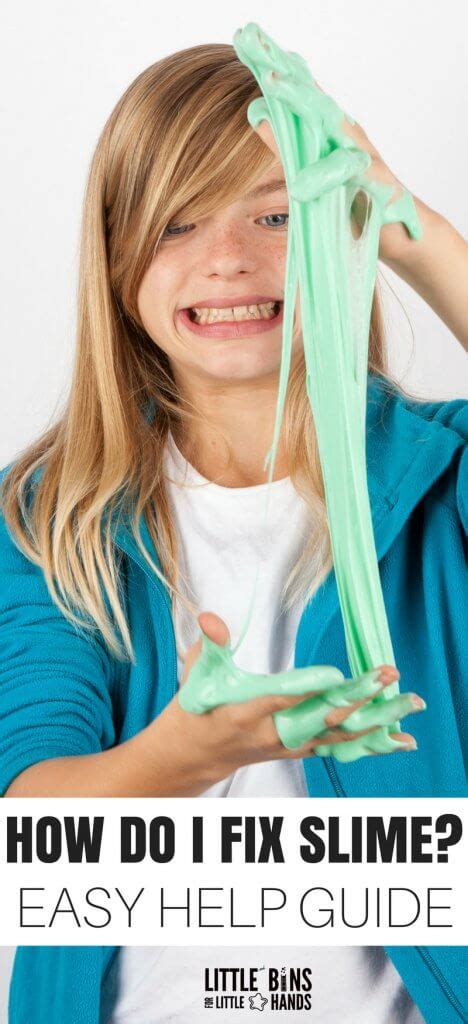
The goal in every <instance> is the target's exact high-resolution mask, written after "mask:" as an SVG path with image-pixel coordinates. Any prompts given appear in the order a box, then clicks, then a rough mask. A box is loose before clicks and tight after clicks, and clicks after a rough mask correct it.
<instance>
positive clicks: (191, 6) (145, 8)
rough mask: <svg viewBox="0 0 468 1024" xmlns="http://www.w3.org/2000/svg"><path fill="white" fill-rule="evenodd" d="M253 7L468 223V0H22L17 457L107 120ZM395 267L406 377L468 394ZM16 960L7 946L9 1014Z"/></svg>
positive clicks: (52, 344)
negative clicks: (126, 95)
mask: <svg viewBox="0 0 468 1024" xmlns="http://www.w3.org/2000/svg"><path fill="white" fill-rule="evenodd" d="M248 21H258V22H259V23H260V24H261V26H262V27H263V28H264V29H265V30H266V31H267V32H268V33H269V34H271V35H273V36H274V37H275V38H276V39H277V40H278V42H279V43H280V44H281V45H282V46H284V47H286V48H289V49H293V50H297V51H299V52H300V53H301V54H302V55H303V56H304V57H305V58H306V59H307V60H308V61H309V64H310V67H311V69H312V71H313V73H314V75H315V76H316V78H317V79H318V81H319V82H320V84H321V85H322V87H323V88H324V89H325V90H326V91H327V92H329V93H330V94H331V95H332V96H334V97H335V98H336V100H337V101H338V103H340V105H341V106H342V107H343V108H344V109H345V110H347V111H348V113H350V114H352V115H353V116H354V117H355V118H356V119H357V120H358V121H359V122H360V123H361V124H362V125H363V127H364V128H365V130H366V131H367V134H368V135H369V137H370V138H371V139H372V141H373V142H374V144H375V145H376V146H377V148H378V149H379V150H380V152H381V153H382V155H383V156H384V158H385V159H386V161H387V162H388V163H389V165H390V166H391V167H392V169H393V170H394V171H395V173H396V174H397V175H398V177H399V178H401V179H402V180H403V181H404V182H405V184H406V185H407V187H408V188H409V189H410V190H411V191H413V192H415V193H416V194H417V195H419V196H420V197H421V198H422V199H423V200H424V201H425V202H426V203H428V204H429V205H430V206H432V207H434V208H435V209H437V210H439V211H440V212H441V213H442V214H443V215H444V216H446V217H447V218H448V219H449V220H450V221H451V222H452V223H453V224H454V225H455V226H456V227H457V228H458V230H459V231H461V232H462V234H464V235H467V234H468V198H467V193H466V181H467V165H468V159H467V157H468V136H467V133H466V106H465V104H466V94H467V73H466V53H465V52H464V51H465V44H466V32H467V28H468V13H467V8H466V4H465V0H444V2H443V3H441V2H438V3H437V2H436V3H434V4H432V5H431V6H430V7H429V6H428V4H427V2H426V0H412V3H408V0H391V2H390V0H379V2H377V0H354V3H350V2H349V0H315V2H313V3H310V4H304V3H303V0H287V2H285V3H279V2H278V0H236V3H235V4H234V3H232V4H228V3H223V4H222V3H220V2H219V0H218V2H216V3H215V2H212V0H199V2H198V3H196V4H195V3H193V2H189V0H172V3H171V4H170V5H165V4H160V5H159V6H158V5H157V4H156V3H155V0H132V3H129V2H126V3H124V2H123V0H112V2H110V0H80V2H79V3H78V0H69V2H68V3H67V4H63V3H62V2H59V0H43V2H42V3H41V4H32V3H25V2H24V0H23V2H22V3H21V2H17V3H15V4H13V3H12V2H11V0H10V2H7V3H5V5H4V7H3V25H2V32H1V35H2V39H3V45H2V51H3V52H2V60H1V62H0V67H1V75H2V79H3V80H2V89H1V95H2V104H1V113H0V116H1V119H2V130H3V135H4V139H5V145H4V150H3V155H2V165H1V189H0V196H1V203H2V246H1V262H2V280H3V288H2V305H1V316H2V321H3V322H2V328H1V337H2V359H1V375H0V381H1V383H0V387H1V402H0V420H1V429H0V464H1V465H4V464H5V463H6V462H8V461H10V459H11V458H12V457H13V456H14V455H15V454H16V453H17V452H18V451H19V450H21V449H22V448H23V447H24V446H25V445H26V444H27V443H28V442H29V441H31V440H32V439H33V438H34V437H36V436H37V434H38V432H39V431H40V430H42V429H43V428H44V427H45V426H46V425H47V423H48V422H50V420H51V418H53V416H54V413H55V412H56V410H57V409H58V408H59V407H60V402H61V400H62V399H63V397H64V395H65V393H66V389H67V383H68V375H69V369H70V364H71V356H72V352H73V345H74V300H75V287H76V267H77V245H78V229H79V222H80V208H81V201H82V195H83V190H84V184H85V178H86V173H87V169H88V166H89V162H90V158H91V154H92V151H93V148H94V146H95V144H96V141H97V138H98V135H99V133H100V131H101V129H102V127H103V124H104V121H105V119H106V118H107V116H108V114H109V113H110V111H111V109H112V108H113V106H114V105H115V103H116V101H117V100H118V98H119V96H120V95H121V93H122V92H123V91H124V89H125V88H126V87H127V85H128V84H129V83H130V81H131V80H132V79H133V78H135V77H136V75H137V74H138V73H139V72H140V71H142V70H143V69H144V68H145V67H147V66H148V65H149V64H151V63H153V62H154V61H156V60H158V59H159V58H160V57H162V56H164V55H166V54H167V53H169V52H171V51H174V50H177V49H182V48H184V47H186V46H192V45H194V44H197V43H201V42H210V41H211V42H230V41H231V40H232V35H233V33H234V31H235V29H236V28H237V27H239V26H241V25H243V24H245V23H246V22H248ZM382 273H383V275H384V277H385V281H386V282H387V284H386V285H385V296H386V303H385V308H386V318H387V325H388V330H389V334H390V342H391V351H392V361H393V366H394V368H395V370H396V372H397V374H398V376H399V378H400V380H401V381H402V382H403V383H404V384H405V386H406V387H407V388H409V389H411V390H413V391H414V392H415V393H417V394H418V395H423V396H425V395H427V396H428V397H429V396H430V397H434V398H450V397H460V396H467V395H468V378H467V364H466V357H465V356H464V353H463V351H462V349H461V347H460V345H458V343H457V342H456V341H455V339H454V338H453V337H452V336H451V335H450V332H449V331H448V330H447V329H446V328H445V327H444V325H443V324H442V323H441V322H440V320H438V318H437V317H436V316H435V315H434V314H433V313H432V311H431V310H430V309H429V308H428V307H427V306H425V304H424V303H423V302H422V300H420V299H419V297H418V296H417V295H416V294H415V293H414V292H412V291H411V290H410V289H409V288H408V287H407V286H406V285H405V284H404V283H403V282H401V281H400V280H399V279H398V278H397V277H395V275H393V274H392V273H391V271H389V270H387V269H386V268H383V270H382ZM394 293H395V294H394ZM9 959H10V958H9V954H8V953H7V952H5V951H4V953H3V957H2V966H0V1021H1V1020H3V1014H4V1010H3V1006H4V1001H5V990H6V983H7V981H6V979H7V976H8V971H9ZM2 985H3V989H2V988H1V986H2ZM2 991H3V1002H2Z"/></svg>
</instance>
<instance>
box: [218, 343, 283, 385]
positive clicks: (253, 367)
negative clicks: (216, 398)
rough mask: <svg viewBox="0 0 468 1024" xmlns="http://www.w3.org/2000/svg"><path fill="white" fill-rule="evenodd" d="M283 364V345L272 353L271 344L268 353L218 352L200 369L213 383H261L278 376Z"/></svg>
mask: <svg viewBox="0 0 468 1024" xmlns="http://www.w3.org/2000/svg"><path fill="white" fill-rule="evenodd" d="M280 363H281V345H279V346H278V351H275V352H272V346H271V343H270V345H269V350H268V352H267V353H266V352H261V351H257V352H252V351H249V352H233V351H225V352H218V353H216V356H215V357H214V356H213V353H210V355H209V356H208V355H207V357H206V359H204V360H203V362H201V363H200V365H199V367H198V369H199V372H200V373H202V374H203V376H204V377H205V378H207V377H208V378H211V379H212V380H213V381H218V382H220V381H225V382H226V383H229V382H234V381H238V382H241V381H245V382H247V381H251V382H252V383H254V382H255V381H261V380H263V379H264V378H267V377H272V376H278V373H279V368H280Z"/></svg>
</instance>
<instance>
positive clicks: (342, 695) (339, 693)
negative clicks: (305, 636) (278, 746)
mask: <svg viewBox="0 0 468 1024" xmlns="http://www.w3.org/2000/svg"><path fill="white" fill-rule="evenodd" d="M398 676H399V673H398V670H397V669H396V668H393V667H392V666H391V665H382V666H380V667H379V668H378V669H373V670H371V671H370V672H364V673H363V675H362V676H359V677H358V678H357V679H351V680H345V681H344V682H343V683H342V685H340V686H338V687H332V688H331V689H330V690H329V692H328V693H326V692H325V693H323V691H322V694H320V695H317V696H314V697H312V698H311V699H310V700H307V701H301V702H300V703H299V704H297V705H296V706H295V707H291V708H289V709H287V710H278V711H277V712H276V713H275V714H274V715H273V717H274V720H275V725H276V730H277V732H278V736H279V738H280V740H281V742H282V744H283V746H285V747H287V748H288V749H290V750H292V749H294V748H295V747H299V746H301V744H303V743H305V742H306V740H308V739H311V738H312V737H314V736H319V735H320V733H321V732H323V730H324V729H326V727H327V726H332V725H337V724H338V723H337V722H336V721H335V720H334V718H333V715H334V709H335V708H345V709H346V714H347V715H351V713H352V712H353V711H355V710H356V708H355V704H356V701H357V700H359V699H360V700H367V699H369V698H372V697H375V696H377V694H379V693H380V692H381V690H382V686H383V685H390V683H391V682H395V681H396V679H397V678H398ZM390 721H391V722H393V721H395V717H393V718H390Z"/></svg>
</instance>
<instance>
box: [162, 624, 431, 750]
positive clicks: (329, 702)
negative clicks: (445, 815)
mask: <svg viewBox="0 0 468 1024" xmlns="http://www.w3.org/2000/svg"><path fill="white" fill-rule="evenodd" d="M381 690H382V683H381V681H380V678H379V670H372V671H370V672H364V673H363V674H362V675H361V676H359V677H358V678H357V679H353V680H345V678H344V676H343V673H342V672H340V671H339V669H337V668H333V667H332V666H330V665H312V666H310V667H309V668H299V669H292V670H291V671H289V672H278V673H276V674H275V675H270V676H268V675H260V674H256V673H253V672H245V671H244V670H243V669H241V668H239V667H238V666H237V665H235V664H234V661H233V657H232V652H231V649H230V647H229V646H225V647H220V646H219V645H218V644H215V643H214V642H213V641H212V640H210V639H209V637H207V636H204V637H203V644H202V651H201V654H200V656H199V657H198V658H197V660H196V662H195V663H194V665H193V667H192V669H191V670H190V673H189V676H188V679H187V682H186V683H185V685H184V686H183V687H182V689H181V690H180V692H179V703H180V705H181V707H183V708H184V709H185V710H186V711H192V712H195V713H196V714H202V713H203V712H205V711H209V710H211V709H212V708H216V707H219V705H220V704H240V703H242V702H244V701H247V700H250V699H251V698H252V697H266V696H270V695H272V694H278V695H281V696H287V697H301V696H302V695H305V694H308V693H311V691H313V692H314V696H313V697H310V698H309V699H308V700H303V701H301V702H300V703H299V704H296V705H295V706H294V707H292V708H289V709H288V710H287V711H276V712H275V714H274V716H273V717H274V719H275V722H276V729H277V732H278V735H279V736H280V739H281V742H282V743H283V746H285V747H288V748H289V749H292V750H294V748H295V747H299V746H302V744H303V743H306V742H307V741H308V740H311V739H313V738H316V737H317V736H320V735H321V734H322V733H327V732H329V727H328V726H327V724H326V718H327V716H328V714H329V713H330V711H331V710H332V708H346V707H349V706H350V705H351V704H353V703H354V702H355V701H357V700H363V699H364V698H366V697H373V696H375V695H376V694H377V693H379V691H381ZM412 710H414V704H413V696H412V694H398V695H397V696H396V697H393V698H392V699H391V700H387V701H384V700H381V701H378V702H377V701H376V702H370V701H369V702H368V703H367V704H365V705H364V706H363V707H361V708H357V709H356V710H355V711H353V712H352V713H351V714H350V715H348V717H347V718H346V719H345V721H343V722H342V723H341V729H344V730H345V732H348V733H353V732H360V731H361V730H363V729H370V728H372V727H374V726H382V725H388V724H389V723H391V722H393V720H394V719H395V718H398V717H399V716H400V715H405V714H407V713H408V712H409V711H412ZM358 742H360V743H361V744H362V745H363V747H362V753H367V754H371V753H378V752H379V751H380V749H381V746H380V744H381V741H380V738H379V733H378V731H376V732H373V733H369V734H368V735H367V736H362V737H360V739H359V740H349V741H347V742H346V743H338V744H334V745H333V747H332V746H328V745H326V744H319V745H318V746H316V747H315V748H314V753H316V754H318V755H319V756H320V755H321V756H323V755H325V754H329V753H330V752H331V751H332V750H333V753H334V756H335V757H336V758H337V760H339V761H354V760H355V757H356V754H355V744H356V743H358ZM396 746H398V744H396Z"/></svg>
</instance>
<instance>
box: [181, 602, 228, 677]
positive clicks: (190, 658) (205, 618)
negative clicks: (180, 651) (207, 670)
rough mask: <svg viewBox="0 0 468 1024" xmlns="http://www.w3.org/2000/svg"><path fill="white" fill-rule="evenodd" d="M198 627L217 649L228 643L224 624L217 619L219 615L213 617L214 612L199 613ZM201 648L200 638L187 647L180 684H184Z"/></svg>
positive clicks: (226, 629)
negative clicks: (216, 645)
mask: <svg viewBox="0 0 468 1024" xmlns="http://www.w3.org/2000/svg"><path fill="white" fill-rule="evenodd" d="M198 625H199V626H200V629H201V631H202V633H204V634H205V636H207V637H208V639H209V640H212V641H213V643H215V644H218V646H219V647H225V646H226V644H228V643H229V640H230V636H229V630H228V628H227V626H226V623H225V622H224V621H223V619H221V618H220V617H219V615H215V613H214V612H201V614H200V615H199V616H198ZM201 646H202V641H201V637H200V638H199V639H198V640H197V641H196V643H194V644H192V646H191V647H189V649H188V651H187V654H186V655H185V661H184V672H183V676H182V683H185V682H186V680H187V676H188V674H189V672H190V669H191V668H192V665H193V664H194V662H195V661H196V660H197V658H198V657H199V655H200V652H201Z"/></svg>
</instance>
